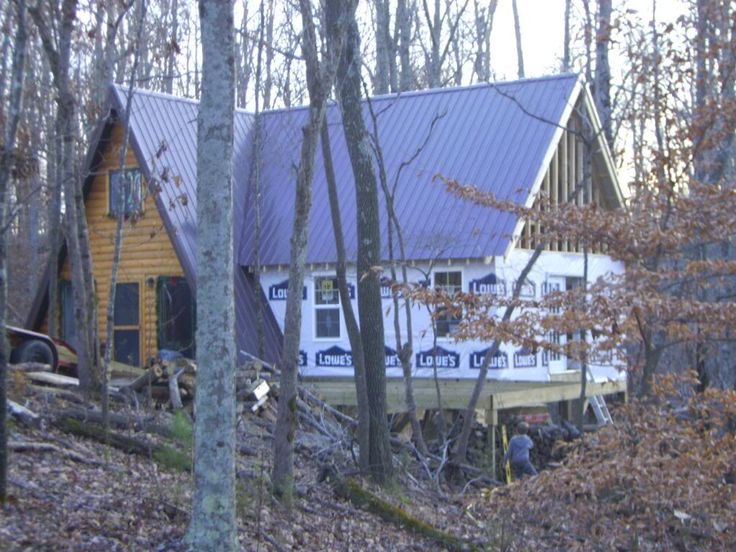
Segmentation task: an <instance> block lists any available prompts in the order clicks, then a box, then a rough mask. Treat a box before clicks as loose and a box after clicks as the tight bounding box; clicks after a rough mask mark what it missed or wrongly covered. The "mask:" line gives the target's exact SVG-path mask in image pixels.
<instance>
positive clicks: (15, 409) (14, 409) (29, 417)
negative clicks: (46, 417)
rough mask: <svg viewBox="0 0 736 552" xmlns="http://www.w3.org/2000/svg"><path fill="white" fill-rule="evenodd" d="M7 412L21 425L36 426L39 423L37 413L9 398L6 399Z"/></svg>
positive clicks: (39, 419)
mask: <svg viewBox="0 0 736 552" xmlns="http://www.w3.org/2000/svg"><path fill="white" fill-rule="evenodd" d="M8 413H9V414H10V415H11V416H12V417H13V418H15V419H16V420H18V421H19V422H21V423H22V424H23V425H26V426H31V427H38V426H39V425H40V424H41V417H40V416H39V415H38V414H36V413H35V412H33V411H32V410H28V409H27V408H26V407H25V406H22V405H20V404H18V403H17V402H14V401H11V400H8Z"/></svg>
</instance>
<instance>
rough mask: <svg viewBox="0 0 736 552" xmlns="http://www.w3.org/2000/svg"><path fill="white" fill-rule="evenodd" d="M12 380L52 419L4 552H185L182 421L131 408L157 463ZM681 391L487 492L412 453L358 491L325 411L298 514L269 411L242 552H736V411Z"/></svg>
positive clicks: (306, 443) (307, 452) (244, 508)
mask: <svg viewBox="0 0 736 552" xmlns="http://www.w3.org/2000/svg"><path fill="white" fill-rule="evenodd" d="M12 381H13V386H12V389H11V398H12V399H13V400H15V401H16V402H22V403H23V404H24V405H25V406H26V407H27V408H28V409H30V410H32V411H33V412H35V413H36V414H38V415H39V418H38V419H37V420H35V421H32V422H22V421H20V420H19V419H18V418H17V417H14V418H13V422H12V427H11V446H12V448H13V454H12V456H11V463H10V493H11V500H10V501H9V503H8V505H7V506H6V508H5V511H4V515H3V516H2V518H0V543H2V549H3V550H60V549H62V550H63V549H67V550H161V551H164V550H183V549H185V547H184V545H183V544H182V542H181V538H182V536H183V535H184V533H185V531H186V527H187V522H188V509H189V501H190V482H189V474H188V472H187V469H188V464H187V462H188V453H187V449H188V447H189V446H190V445H189V442H190V441H189V439H190V435H189V434H188V431H187V425H186V423H183V422H182V418H181V416H176V417H172V416H171V415H170V414H169V413H167V412H164V411H162V410H154V409H145V408H143V407H139V408H137V409H133V408H131V407H122V406H120V405H116V407H115V414H116V417H115V420H116V423H115V424H114V427H113V429H112V434H114V435H116V436H127V437H129V438H131V439H132V440H133V441H135V442H137V443H139V444H140V443H143V444H144V445H145V446H148V447H149V449H148V450H150V451H151V456H152V457H146V455H145V451H144V453H143V454H141V451H140V450H139V451H138V453H135V454H129V453H126V452H123V451H121V450H120V449H119V448H116V447H109V446H106V445H104V444H102V443H99V442H97V441H96V440H91V439H89V438H83V437H79V436H75V435H73V434H71V433H70V432H69V431H70V430H71V429H72V428H73V427H76V426H74V424H70V423H68V422H67V423H66V426H65V425H64V423H63V422H61V420H63V419H67V418H69V419H71V418H72V417H75V416H76V417H77V418H79V416H78V414H75V413H79V412H80V411H84V410H85V409H87V411H90V410H91V411H94V410H96V405H94V404H90V403H86V402H85V401H84V400H82V399H79V398H78V397H77V395H76V394H75V393H71V392H68V391H66V392H63V393H59V392H58V391H42V390H40V389H39V388H37V387H35V386H33V387H32V386H31V385H29V384H28V383H27V382H26V381H25V378H24V377H23V376H22V375H20V374H14V376H13V378H12ZM681 389H683V387H682V385H680V386H679V387H676V386H674V385H668V386H665V387H662V388H661V389H660V390H659V394H658V395H657V396H658V399H657V400H653V401H651V402H648V403H633V404H630V405H627V406H626V407H623V408H621V409H619V410H618V411H617V412H616V413H615V417H616V425H615V426H613V427H607V428H605V429H603V430H600V431H599V432H597V433H595V434H589V435H586V436H585V437H584V438H583V439H582V440H578V441H575V442H574V443H571V444H567V445H565V447H566V449H565V451H564V452H565V459H564V460H563V462H562V463H561V464H560V465H559V466H557V467H555V468H553V469H547V470H545V471H543V472H542V473H541V474H540V475H539V476H538V477H536V478H533V479H528V480H525V481H522V482H519V483H513V484H511V485H508V486H503V487H487V488H481V489H479V488H478V487H477V486H473V485H470V486H467V487H462V486H454V487H452V488H450V487H448V485H447V484H445V483H442V484H441V485H440V486H439V487H438V486H437V484H436V482H435V481H433V480H430V479H428V478H427V477H426V475H424V474H423V472H422V467H421V466H420V465H419V463H418V462H416V461H415V460H413V459H411V457H410V455H409V454H407V453H406V451H407V450H408V449H406V448H405V449H403V451H400V450H397V452H398V453H397V455H396V462H397V463H398V465H399V468H400V469H399V470H398V471H399V472H400V474H401V475H400V476H399V480H398V481H397V482H396V484H395V485H393V486H391V487H390V488H389V489H388V490H378V489H375V488H373V487H371V485H370V484H369V483H367V482H366V481H363V480H361V479H360V478H357V477H356V476H355V467H354V464H353V462H352V458H351V456H350V451H349V447H346V446H345V443H349V442H350V438H349V432H348V431H347V429H346V428H345V427H343V426H342V425H340V423H338V421H337V419H336V418H334V417H333V416H331V414H330V413H329V411H327V410H320V409H319V407H318V406H317V405H316V404H313V405H312V406H311V408H310V410H309V411H308V412H307V411H305V412H304V416H302V418H301V421H302V429H301V432H300V434H299V436H298V446H297V452H298V456H297V460H296V466H297V493H296V496H295V497H294V505H293V508H292V509H291V510H288V509H286V508H285V507H284V506H283V505H281V504H279V503H277V502H276V501H275V500H274V499H272V498H271V495H270V494H269V492H268V485H267V479H268V471H269V465H270V426H271V424H272V421H273V420H272V417H273V412H272V408H273V407H272V406H269V405H268V404H267V405H266V408H265V410H262V411H261V412H260V414H259V415H253V414H244V415H243V416H242V418H241V423H240V425H239V430H238V431H239V446H240V451H241V454H240V455H239V457H238V475H239V488H238V515H239V522H240V523H239V524H240V539H241V545H242V549H243V550H323V549H330V550H438V549H443V547H447V548H448V549H463V550H472V549H474V548H476V547H477V549H485V550H509V551H510V550H576V549H580V550H583V549H585V550H729V549H734V548H736V492H735V491H736V489H735V488H734V483H735V481H736V465H735V463H734V462H735V461H736V460H735V459H736V439H735V438H734V429H735V428H736V397H735V396H734V393H733V392H725V393H721V392H715V391H713V392H710V391H709V392H708V393H706V394H704V395H698V396H693V397H689V398H687V399H685V398H683V396H682V393H681ZM269 402H270V403H272V402H274V401H269ZM310 413H311V414H312V415H314V416H313V417H310ZM122 419H128V420H130V421H131V422H130V424H129V427H128V429H122V425H121V424H120V423H118V422H119V421H120V420H122ZM81 425H85V423H82V424H81ZM87 425H90V426H93V425H94V424H92V423H90V422H87ZM144 426H145V427H146V428H147V429H148V431H143V430H142V429H141V428H142V427H144ZM60 427H64V428H65V429H63V430H62V429H60ZM167 427H168V428H169V430H165V429H162V428H167ZM328 435H332V436H333V437H332V438H330V437H328ZM131 446H132V445H131ZM161 447H164V448H163V449H162V448H161ZM162 450H168V451H169V453H168V454H162V453H161V451H162ZM334 474H341V476H340V478H339V479H340V480H341V481H351V482H353V483H354V484H357V485H359V488H362V489H365V490H368V491H369V492H370V493H372V494H370V495H366V496H369V497H370V498H371V500H375V501H379V502H380V503H381V504H383V503H385V504H389V505H391V506H393V507H395V508H400V509H401V510H402V511H403V512H405V513H407V514H408V516H406V519H408V517H409V516H411V517H413V518H416V519H417V520H422V521H423V522H425V524H426V525H421V524H419V523H417V522H416V521H415V520H414V521H406V519H404V523H405V525H404V528H402V526H401V520H402V519H403V514H400V513H399V514H397V511H396V510H393V511H391V512H389V511H384V512H383V514H382V516H379V515H377V514H376V513H373V512H375V511H376V507H375V504H371V503H370V502H366V500H362V501H361V500H355V498H356V497H355V496H353V500H352V501H351V500H348V499H346V498H345V492H344V489H343V490H341V487H340V485H336V484H335V477H334ZM330 475H332V477H330ZM350 477H353V479H348V478H350ZM463 491H464V492H463ZM358 504H360V505H358ZM389 519H390V521H389ZM406 524H408V528H407V525H406ZM428 528H432V529H431V531H429V529H428ZM422 534H423V535H425V536H421V535H422ZM442 539H446V540H444V541H443V540H442ZM441 542H444V545H442V544H440V543H441Z"/></svg>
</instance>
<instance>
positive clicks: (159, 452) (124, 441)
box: [53, 417, 192, 471]
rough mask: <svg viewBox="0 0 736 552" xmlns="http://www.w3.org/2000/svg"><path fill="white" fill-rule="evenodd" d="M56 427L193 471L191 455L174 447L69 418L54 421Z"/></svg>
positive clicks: (171, 465) (180, 469) (124, 450)
mask: <svg viewBox="0 0 736 552" xmlns="http://www.w3.org/2000/svg"><path fill="white" fill-rule="evenodd" d="M53 423H54V426H56V427H57V428H59V429H61V430H62V431H65V432H67V433H72V434H74V435H79V436H80V437H86V438H87V439H92V440H94V441H97V442H99V443H103V444H105V445H110V446H112V447H115V448H117V449H120V450H122V451H123V452H127V453H129V454H137V455H139V456H144V457H146V458H149V459H152V460H156V461H158V462H159V463H161V464H164V465H166V466H169V467H171V468H174V469H177V470H179V471H190V470H191V464H192V461H191V458H190V455H188V454H186V453H184V452H181V451H179V450H177V449H175V448H173V447H170V446H166V445H157V444H155V443H151V442H149V441H146V440H145V439H139V438H134V437H128V436H127V435H121V434H120V433H115V432H112V431H105V428H103V427H102V426H99V425H96V424H90V423H86V424H82V423H80V422H79V421H78V420H75V419H73V418H69V417H62V418H58V419H56V420H54V422H53Z"/></svg>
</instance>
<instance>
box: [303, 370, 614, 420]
mask: <svg viewBox="0 0 736 552" xmlns="http://www.w3.org/2000/svg"><path fill="white" fill-rule="evenodd" d="M305 380H306V381H305V383H306V384H307V385H310V386H312V387H313V388H314V390H315V392H316V393H317V394H318V395H320V396H321V397H322V398H323V399H324V400H325V401H326V402H327V403H328V404H332V405H339V406H356V405H357V400H356V397H355V382H354V381H353V379H352V378H305ZM413 383H414V399H415V401H416V403H417V408H419V409H436V408H437V395H436V391H435V387H434V385H435V384H434V380H432V379H431V378H415V379H414V380H413ZM439 386H440V395H441V397H442V408H443V409H447V410H463V409H465V407H466V406H467V403H468V398H469V397H470V395H471V393H472V391H473V387H474V386H475V380H474V379H459V378H454V379H441V380H440V381H439ZM625 390H626V382H624V381H621V382H618V381H616V382H604V383H595V382H589V383H588V394H587V396H592V395H608V394H612V393H620V392H623V391H625ZM579 396H580V384H579V382H577V381H568V382H549V383H547V382H519V381H516V382H510V381H496V380H491V381H487V382H486V384H485V385H484V388H483V393H482V394H481V397H480V404H485V405H488V408H489V410H492V411H495V412H496V413H497V412H498V410H501V409H505V408H515V407H519V406H533V405H537V404H543V403H548V402H556V401H561V400H571V399H575V398H578V397H579ZM386 404H387V409H388V411H389V412H405V411H406V403H405V400H404V382H403V379H402V378H388V379H387V380H386ZM491 405H492V406H491ZM491 415H494V414H491ZM486 416H488V414H486Z"/></svg>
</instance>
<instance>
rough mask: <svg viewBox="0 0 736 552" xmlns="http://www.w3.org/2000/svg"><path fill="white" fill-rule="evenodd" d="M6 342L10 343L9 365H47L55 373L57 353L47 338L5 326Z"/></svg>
mask: <svg viewBox="0 0 736 552" xmlns="http://www.w3.org/2000/svg"><path fill="white" fill-rule="evenodd" d="M5 329H6V331H7V334H8V341H10V347H11V352H10V363H11V364H19V363H21V362H38V363H40V364H49V365H50V366H51V369H52V370H53V371H54V372H56V371H57V369H58V367H59V351H58V349H57V348H56V344H55V343H54V341H53V339H51V338H50V337H49V336H47V335H45V334H42V333H38V332H32V331H31V330H26V329H25V328H18V327H17V326H6V327H5Z"/></svg>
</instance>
